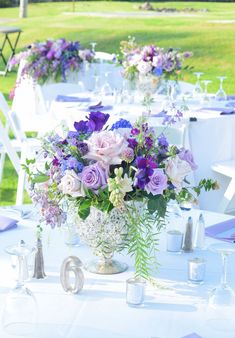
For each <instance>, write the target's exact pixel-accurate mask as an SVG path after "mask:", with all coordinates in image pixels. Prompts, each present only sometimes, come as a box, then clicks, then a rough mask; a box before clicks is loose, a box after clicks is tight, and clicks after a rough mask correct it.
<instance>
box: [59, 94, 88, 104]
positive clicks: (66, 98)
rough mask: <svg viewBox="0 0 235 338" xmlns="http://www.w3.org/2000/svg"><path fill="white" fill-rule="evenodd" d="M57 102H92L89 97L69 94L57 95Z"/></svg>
mask: <svg viewBox="0 0 235 338" xmlns="http://www.w3.org/2000/svg"><path fill="white" fill-rule="evenodd" d="M55 100H56V101H57V102H90V101H91V99H90V98H89V97H77V96H68V95H57V97H56V99H55Z"/></svg>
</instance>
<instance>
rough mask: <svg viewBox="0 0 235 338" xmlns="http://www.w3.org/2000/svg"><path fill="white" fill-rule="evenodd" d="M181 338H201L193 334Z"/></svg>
mask: <svg viewBox="0 0 235 338" xmlns="http://www.w3.org/2000/svg"><path fill="white" fill-rule="evenodd" d="M182 338H202V336H199V335H198V334H196V333H195V332H193V333H190V334H188V335H187V336H183V337H182Z"/></svg>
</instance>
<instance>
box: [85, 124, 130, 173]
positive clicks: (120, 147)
mask: <svg viewBox="0 0 235 338" xmlns="http://www.w3.org/2000/svg"><path fill="white" fill-rule="evenodd" d="M86 143H87V145H88V153H87V154H86V155H85V156H84V158H88V159H90V160H96V161H98V162H100V164H101V165H103V166H105V167H107V166H109V165H111V164H121V162H122V159H121V155H122V153H123V151H124V149H126V148H127V146H128V143H127V141H126V140H125V138H124V137H123V136H122V135H121V134H119V133H117V132H115V131H112V130H104V131H100V132H98V133H97V132H94V133H93V134H92V135H91V137H90V138H89V139H88V140H87V141H86Z"/></svg>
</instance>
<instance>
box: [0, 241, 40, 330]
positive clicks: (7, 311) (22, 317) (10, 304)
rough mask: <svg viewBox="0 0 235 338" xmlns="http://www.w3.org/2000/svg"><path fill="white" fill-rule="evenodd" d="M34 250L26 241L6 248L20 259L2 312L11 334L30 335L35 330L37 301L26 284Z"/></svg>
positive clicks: (4, 324)
mask: <svg viewBox="0 0 235 338" xmlns="http://www.w3.org/2000/svg"><path fill="white" fill-rule="evenodd" d="M34 250H35V249H34V248H33V247H29V246H26V245H25V243H24V241H20V243H19V244H18V245H14V246H10V247H7V248H6V252H7V253H8V254H10V255H11V256H15V257H17V259H18V264H17V268H18V269H17V271H18V277H17V281H16V285H15V287H14V288H13V289H12V290H11V291H10V292H9V294H8V295H7V296H6V301H5V305H4V308H3V314H2V326H3V329H4V330H5V332H7V333H8V334H11V335H20V336H30V335H32V333H33V331H34V330H35V325H36V319H37V303H36V299H35V297H34V295H33V294H32V292H31V291H30V290H29V289H28V288H26V287H25V285H24V283H25V281H26V280H28V278H29V275H28V265H27V259H28V257H29V256H30V255H31V254H32V253H33V251H34Z"/></svg>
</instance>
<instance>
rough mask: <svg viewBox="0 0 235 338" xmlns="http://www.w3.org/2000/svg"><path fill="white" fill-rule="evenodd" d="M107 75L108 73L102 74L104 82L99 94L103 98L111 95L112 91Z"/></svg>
mask: <svg viewBox="0 0 235 338" xmlns="http://www.w3.org/2000/svg"><path fill="white" fill-rule="evenodd" d="M109 74H110V72H105V74H104V78H105V82H104V85H103V86H102V89H101V93H102V95H103V96H107V95H113V90H112V88H111V86H110V84H109Z"/></svg>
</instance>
